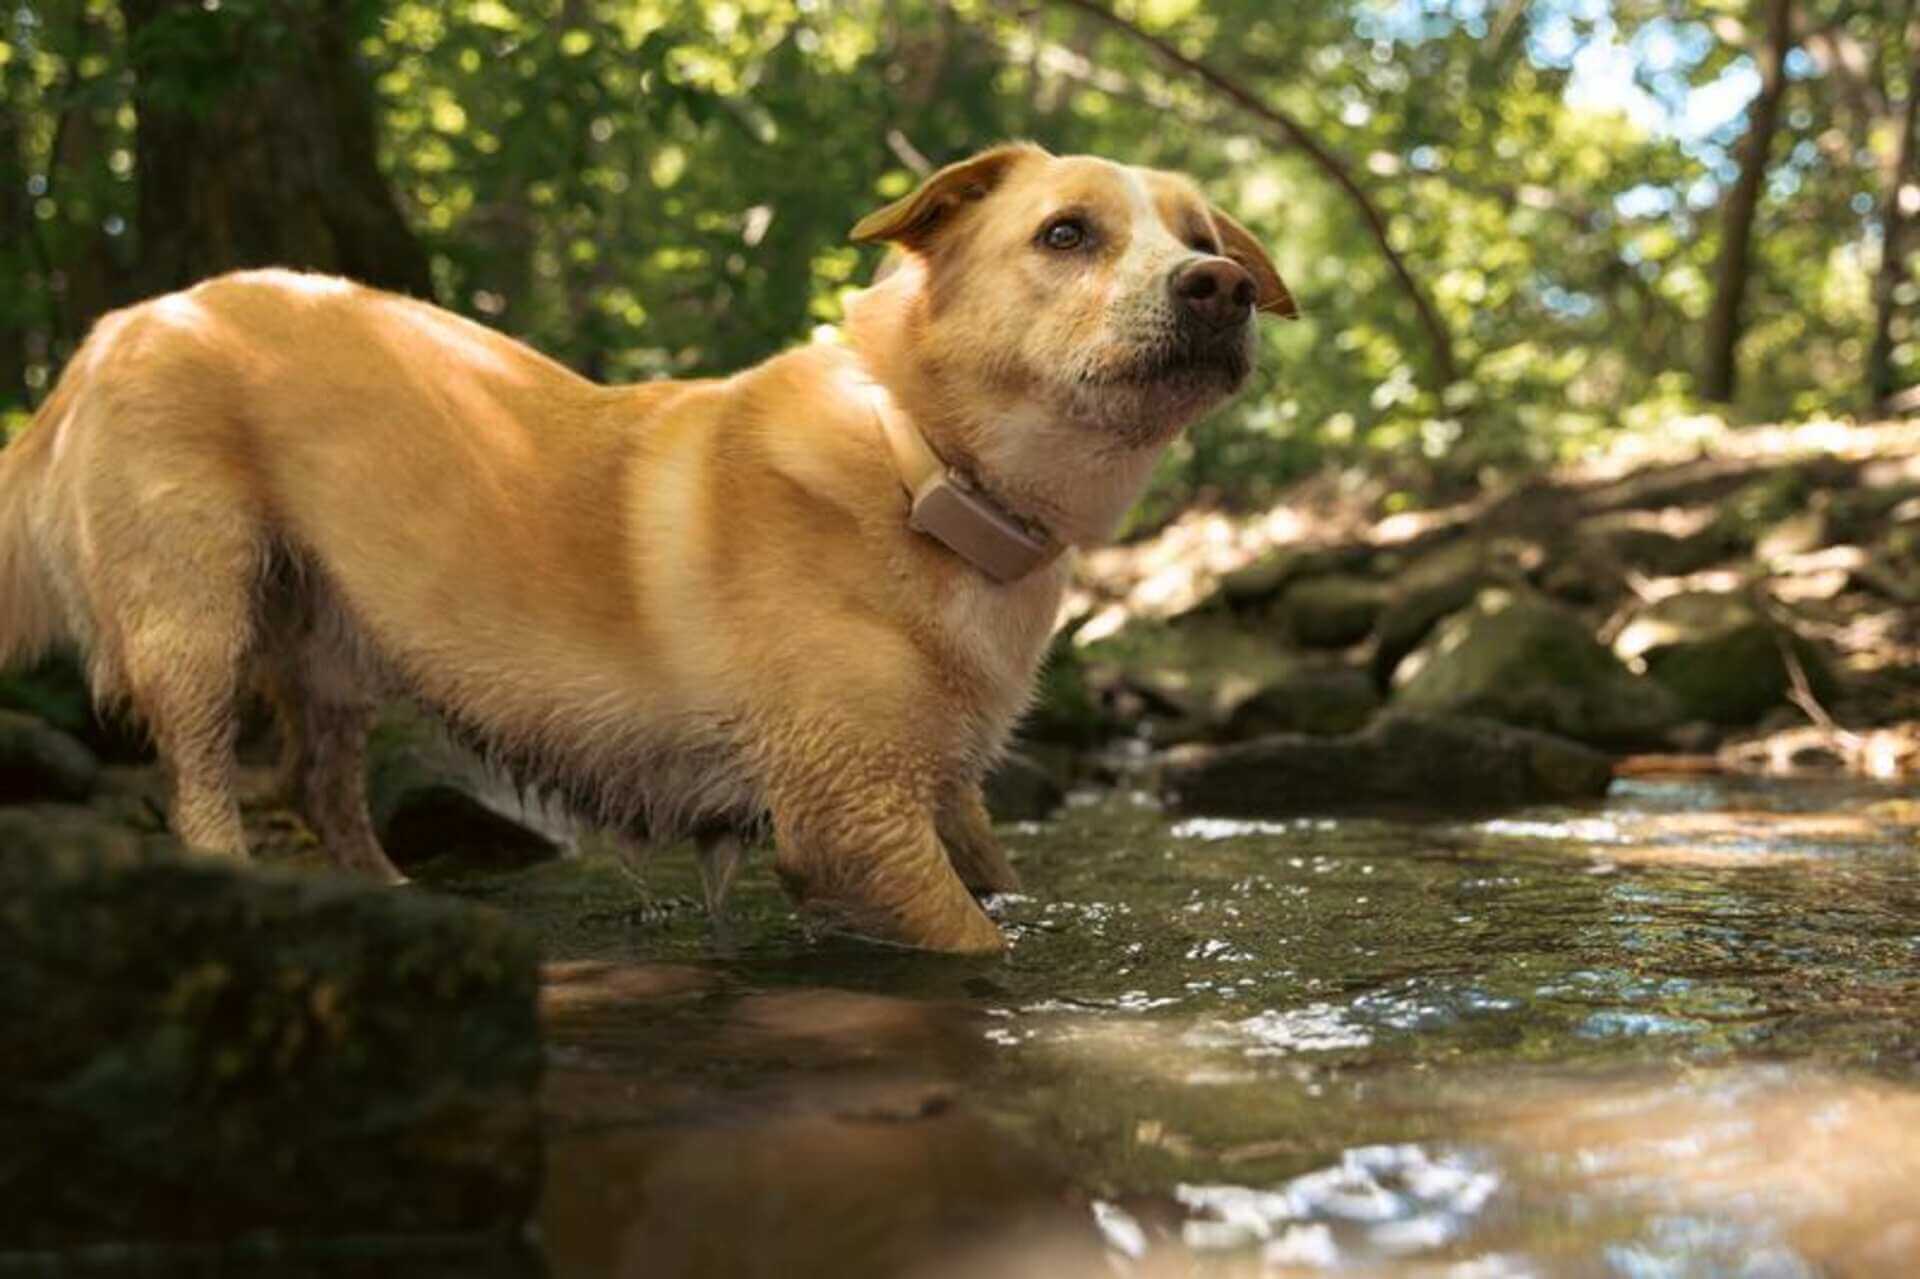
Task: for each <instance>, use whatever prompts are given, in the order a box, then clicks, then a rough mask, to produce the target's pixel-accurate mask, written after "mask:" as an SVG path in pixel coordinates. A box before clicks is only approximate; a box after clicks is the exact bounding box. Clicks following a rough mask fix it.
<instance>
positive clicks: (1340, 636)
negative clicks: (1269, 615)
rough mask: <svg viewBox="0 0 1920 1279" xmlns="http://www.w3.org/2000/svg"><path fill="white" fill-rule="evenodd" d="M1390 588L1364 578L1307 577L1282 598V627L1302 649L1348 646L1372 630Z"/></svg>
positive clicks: (1280, 614)
mask: <svg viewBox="0 0 1920 1279" xmlns="http://www.w3.org/2000/svg"><path fill="white" fill-rule="evenodd" d="M1386 605H1387V588H1386V587H1385V586H1384V585H1383V584H1381V583H1379V582H1375V581H1372V580H1371V579H1369V578H1364V577H1346V576H1330V577H1308V578H1303V579H1301V580H1300V581H1297V582H1295V583H1294V584H1293V585H1291V586H1289V587H1288V588H1287V589H1286V593H1285V594H1284V595H1282V596H1281V597H1280V603H1279V605H1278V606H1277V607H1278V613H1277V619H1278V621H1279V623H1280V626H1281V629H1282V631H1283V633H1284V634H1286V635H1287V636H1288V637H1289V638H1290V639H1292V640H1293V642H1294V643H1296V644H1299V645H1300V646H1301V647H1302V648H1347V647H1350V646H1351V645H1354V644H1358V643H1359V642H1360V641H1361V640H1363V639H1365V638H1367V636H1368V635H1371V634H1372V633H1373V627H1374V623H1375V622H1377V621H1379V619H1380V613H1381V611H1382V610H1383V609H1384V608H1386Z"/></svg>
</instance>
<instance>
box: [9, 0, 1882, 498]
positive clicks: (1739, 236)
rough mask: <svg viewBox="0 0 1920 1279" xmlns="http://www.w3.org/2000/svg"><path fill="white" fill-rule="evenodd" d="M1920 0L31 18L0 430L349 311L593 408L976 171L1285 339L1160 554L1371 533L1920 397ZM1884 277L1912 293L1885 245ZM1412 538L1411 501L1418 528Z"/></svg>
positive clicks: (25, 11) (748, 354)
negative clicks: (1917, 279) (1189, 523)
mask: <svg viewBox="0 0 1920 1279" xmlns="http://www.w3.org/2000/svg"><path fill="white" fill-rule="evenodd" d="M1914 17H1915V14H1914V12H1913V5H1912V3H1911V0H1792V2H1789V0H1752V2H1750V3H1749V2H1741V3H1734V2H1732V0H1727V2H1721V3H1679V2H1677V0H1658V2H1649V0H1618V2H1610V0H1293V2H1290V3H1288V4H1285V5H1274V4H1270V3H1261V2H1258V0H1213V2H1209V3H1205V4H1202V3H1199V2H1198V0H1132V2H1130V3H1128V2H1123V3H1121V4H1120V5H1119V6H1117V8H1116V9H1114V10H1112V11H1108V10H1105V9H1102V8H1100V7H1098V6H1096V5H1094V4H1090V3H1079V2H1076V0H1061V2H1057V3H1052V4H1029V5H1020V4H996V3H992V2H991V0H948V2H939V0H831V2H829V0H730V2H727V3H694V2H691V0H685V2H683V0H447V2H435V3H423V2H419V0H16V3H15V4H14V5H13V6H12V7H10V8H9V9H8V10H7V11H6V13H5V16H4V18H0V91H3V92H4V110H0V227H3V228H4V230H0V411H4V412H6V413H7V414H9V416H8V419H7V420H8V421H9V422H10V423H11V424H12V427H13V428H14V429H18V427H19V426H20V425H21V424H22V423H23V422H24V420H25V418H24V414H25V413H26V412H27V411H28V410H30V409H31V408H32V406H33V405H34V404H35V403H36V402H37V401H38V400H39V399H40V398H42V397H43V396H44V395H45V394H46V393H47V391H48V389H49V388H50V386H51V385H52V382H53V379H54V378H55V377H56V376H57V375H58V372H59V369H60V367H61V364H62V362H63V361H64V360H65V359H66V358H67V357H68V356H69V355H70V354H71V352H72V351H73V349H74V347H75V345H76V344H77V343H78V342H79V341H80V339H81V338H82V337H83V336H84V335H85V333H86V331H87V329H88V326H89V325H90V324H91V323H92V322H93V321H94V319H95V318H97V317H98V316H99V315H100V314H101V313H102V312H103V311H106V310H108V309H110V308H112V307H115V306H119V305H123V304H125V303H127V302H130V301H133V300H135V299H138V298H141V297H144V296H148V295H151V294H154V293H158V292H161V291H164V290H168V289H172V288H176V287H180V286H183V285H186V284H190V283H192V282H194V281H195V280H198V279H200V278H202V277H204V276H207V275H209V274H212V273H215V272H218V271H221V270H225V269H228V268H231V267H237V266H243V265H254V264H264V263H280V264H289V265H299V266H306V267H312V268H316V269H321V270H328V271H338V272H342V273H345V274H348V275H352V276H355V277H357V278H360V279H362V280H366V281H369V282H372V283H376V284H380V285H383V286H386V287H389V288H395V289H401V290H405V291H408V292H411V293H415V294H419V295H422V296H429V297H431V298H433V299H434V300H436V301H438V302H439V303H441V304H442V305H445V306H448V307H451V308H453V309H455V310H457V311H460V312H462V313H465V314H468V315H471V316H473V317H474V318H476V319H479V320H481V321H483V322H485V323H488V324H491V325H493V326H495V327H498V328H500V329H503V330H505V331H507V332H509V333H512V334H514V335H516V336H519V337H521V338H524V339H526V340H528V341H529V342H531V343H533V344H534V345H535V346H537V347H539V348H541V349H542V350H545V351H547V352H550V353H552V354H554V355H556V356H558V357H559V358H561V359H563V360H565V361H566V362H568V363H569V364H571V365H573V366H574V367H575V368H577V369H579V370H580V371H582V372H583V373H586V374H588V375H590V376H592V377H596V378H605V379H616V380H620V379H639V378H647V377H657V376H673V375H682V374H691V373H709V372H714V371H719V370H731V369H734V368H737V367H740V366H741V365H743V364H746V363H748V362H751V361H753V360H756V359H759V358H761V357H763V356H765V355H767V354H768V353H770V352H772V351H774V350H776V349H778V348H779V347H781V346H783V345H785V344H789V343H792V342H795V341H800V340H805V339H806V338H807V337H808V335H809V333H810V332H811V331H812V330H813V329H814V328H815V327H816V326H819V325H823V324H831V323H833V322H834V321H835V320H836V319H837V318H838V317H839V315H840V313H841V307H842V302H843V297H844V294H845V292H846V290H848V289H850V288H853V287H856V286H857V285H858V284H859V283H860V282H862V281H863V280H864V279H865V278H866V277H867V276H868V274H869V272H870V270H871V268H872V265H873V262H872V260H871V251H862V250H858V249H855V248H854V247H853V246H851V245H849V244H847V243H846V240H845V232H846V230H847V228H848V227H849V226H850V225H851V224H852V222H853V221H854V220H855V219H856V218H857V217H858V216H859V215H860V214H861V213H863V212H864V211H866V210H868V209H870V208H872V207H873V206H875V205H876V204H878V203H880V202H883V201H886V200H888V199H890V198H892V197H894V196H897V195H899V194H900V193H902V192H903V191H904V190H906V189H907V188H908V187H909V185H910V184H912V183H913V182H914V181H915V180H916V179H917V178H918V177H919V176H920V175H922V174H923V173H925V172H927V171H928V170H929V169H930V168H931V167H933V166H937V165H939V164H941V163H944V162H947V161H949V160H952V159H954V158H957V157H959V156H961V155H963V154H965V153H968V152H970V151H972V150H974V149H976V148H978V147H980V146H982V145H984V144H986V143H988V142H991V141H994V140H996V139H1001V138H1008V137H1027V138H1033V139H1037V140H1038V141H1040V142H1042V143H1044V144H1045V145H1047V146H1049V147H1051V148H1054V149H1056V150H1063V151H1081V150H1084V151H1093V152H1099V153H1103V154H1106V155H1109V156H1113V157H1117V158H1121V159H1125V160H1128V161H1133V162H1137V163H1142V164H1150V165H1162V166H1167V167H1173V168H1179V169H1184V170H1187V171H1190V172H1192V173H1193V174H1194V175H1196V176H1197V177H1198V178H1199V179H1200V180H1201V181H1202V182H1203V183H1204V184H1205V185H1206V187H1207V188H1208V189H1209V191H1210V192H1211V193H1213V194H1214V195H1215V196H1216V198H1217V199H1218V200H1219V201H1220V202H1221V203H1222V204H1223V205H1224V206H1225V207H1227V208H1229V209H1231V210H1232V211H1234V212H1235V213H1236V214H1237V215H1238V216H1239V217H1240V218H1241V219H1242V220H1243V221H1245V222H1246V223H1248V224H1249V225H1250V226H1251V227H1253V228H1254V229H1255V230H1256V231H1257V232H1258V233H1260V234H1261V235H1263V236H1264V237H1265V238H1266V239H1267V240H1268V241H1269V242H1270V243H1271V244H1272V245H1273V247H1274V250H1275V255H1276V257H1277V259H1278V261H1279V263H1280V266H1281V269H1282V272H1283V274H1284V275H1285V276H1286V278H1287V279H1288V281H1289V282H1290V284H1291V285H1292V286H1293V289H1294V292H1295V294H1296V295H1297V296H1298V297H1299V299H1300V301H1301V305H1302V309H1303V311H1304V313H1305V319H1304V322H1303V323H1300V324H1297V325H1287V326H1279V325H1275V326H1268V332H1267V336H1266V340H1267V342H1268V343H1269V344H1270V345H1271V347H1272V348H1273V349H1272V351H1271V352H1270V353H1269V358H1268V359H1267V360H1266V361H1265V362H1264V364H1263V373H1262V383H1261V385H1260V386H1258V387H1257V388H1256V389H1255V391H1254V393H1251V394H1249V395H1247V396H1245V397H1243V398H1242V400H1241V401H1240V402H1239V404H1238V406H1237V407H1236V408H1235V409H1234V410H1233V411H1231V412H1229V413H1227V414H1225V415H1223V416H1221V417H1220V418H1219V419H1217V420H1216V421H1214V422H1212V423H1210V424H1208V425H1207V426H1205V427H1203V428H1202V429H1200V430H1198V431H1196V432H1195V433H1193V435H1192V436H1191V438H1189V439H1187V440H1185V441H1182V443H1181V445H1180V447H1179V448H1178V449H1177V450H1176V452H1175V455H1174V456H1172V457H1170V458H1169V459H1168V462H1167V466H1166V469H1165V471H1164V473H1163V474H1162V476H1161V477H1160V480H1159V482H1158V484H1157V487H1156V489H1155V493H1154V497H1153V500H1151V501H1149V502H1148V503H1147V504H1146V505H1145V506H1144V507H1143V508H1142V509H1141V511H1140V512H1139V513H1138V515H1137V517H1136V520H1137V523H1136V527H1137V528H1138V527H1141V526H1150V525H1152V524H1154V523H1155V522H1157V521H1160V520H1163V519H1164V518H1165V517H1166V516H1167V514H1168V513H1170V512H1171V511H1172V510H1173V509H1174V508H1175V507H1176V506H1177V505H1178V504H1181V503H1184V502H1187V501H1189V500H1191V499H1192V498H1194V497H1196V496H1200V497H1204V498H1210V499H1212V500H1213V501H1215V502H1218V503H1222V504H1225V505H1228V506H1229V507H1234V506H1238V507H1240V508H1242V509H1250V508H1252V507H1254V506H1257V505H1260V504H1263V502H1264V500H1266V499H1270V498H1271V496H1272V495H1273V494H1274V493H1275V492H1276V491H1277V490H1278V489H1279V488H1280V486H1283V485H1285V484H1286V483H1287V482H1288V481H1289V480H1291V479H1294V478H1296V477H1298V476H1299V475H1301V474H1303V473H1306V472H1309V471H1314V470H1317V469H1322V468H1324V467H1325V466H1326V464H1328V463H1336V464H1340V465H1353V464H1358V465H1360V466H1362V467H1363V468H1365V469H1366V470H1367V471H1368V472H1369V473H1370V474H1372V475H1375V476H1382V477H1385V479H1386V487H1387V488H1388V489H1389V490H1390V491H1389V493H1388V498H1389V505H1392V504H1394V502H1395V501H1397V502H1399V503H1402V504H1415V503H1419V502H1421V501H1424V500H1426V499H1427V498H1428V497H1430V496H1431V495H1432V494H1433V493H1435V492H1439V491H1446V490H1448V489H1450V488H1452V487H1453V486H1456V485H1461V484H1468V485H1471V484H1475V483H1478V482H1482V481H1485V480H1488V479H1489V478H1494V477H1498V476H1502V475H1512V474H1514V473H1515V472H1521V471H1525V470H1527V469H1528V468H1530V467H1535V466H1538V465H1540V464H1543V463H1551V462H1553V461H1556V460H1563V459H1566V458H1568V457H1574V456H1579V455H1581V454H1582V453H1584V452H1588V451H1591V450H1593V449H1596V448H1599V447H1604V446H1607V445H1609V444H1610V443H1611V442H1612V440H1613V438H1614V437H1617V436H1618V435H1620V434H1621V433H1623V432H1624V433H1630V432H1656V433H1657V432H1659V431H1661V430H1664V429H1669V428H1670V427H1671V424H1672V423H1674V422H1675V421H1676V420H1685V421H1697V420H1698V418H1699V416H1700V415H1701V414H1702V413H1703V412H1704V413H1709V414H1711V415H1713V416H1714V417H1716V418H1720V419H1726V420H1731V421H1735V422H1739V421H1759V420H1780V419H1785V418H1804V417H1808V416H1817V415H1864V414H1868V413H1872V412H1875V411H1877V410H1879V409H1881V408H1883V407H1885V406H1888V405H1891V406H1892V407H1894V408H1896V409H1897V408H1899V407H1900V405H1901V399H1900V395H1901V392H1902V391H1903V390H1904V389H1905V388H1908V387H1909V386H1910V385H1911V384H1912V383H1913V382H1914V381H1915V380H1916V379H1917V378H1920V342H1916V340H1915V338H1914V335H1913V333H1912V311H1913V304H1914V300H1915V297H1916V286H1915V285H1914V284H1913V283H1912V282H1911V281H1910V280H1909V278H1908V270H1907V267H1908V257H1907V255H1906V254H1905V253H1903V252H1901V251H1899V247H1898V246H1899V245H1900V244H1901V242H1902V237H1901V234H1900V232H1901V224H1902V223H1903V222H1904V221H1905V220H1907V219H1908V218H1910V217H1911V216H1912V215H1913V214H1914V213H1915V212H1916V209H1917V208H1920V189H1917V188H1916V187H1914V186H1913V185H1912V181H1913V179H1912V170H1913V167H1914V155H1913V151H1914V148H1913V146H1912V143H1911V135H1912V133H1913V121H1914V101H1915V95H1914V94H1913V92H1912V89H1911V86H1912V84H1913V81H1914V72H1915V60H1916V58H1917V57H1920V40H1916V38H1915V37H1914V34H1913V30H1912V28H1913V25H1914V24H1913V20H1914ZM1890 245H1892V246H1894V250H1893V251H1891V252H1890V251H1889V246H1890ZM1396 493H1397V494H1398V497H1397V498H1395V496H1394V495H1395V494H1396Z"/></svg>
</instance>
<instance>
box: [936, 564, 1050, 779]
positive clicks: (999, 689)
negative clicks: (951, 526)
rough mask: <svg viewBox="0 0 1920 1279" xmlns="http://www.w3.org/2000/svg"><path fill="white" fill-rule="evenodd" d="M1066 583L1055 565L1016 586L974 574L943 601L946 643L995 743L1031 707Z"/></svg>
mask: <svg viewBox="0 0 1920 1279" xmlns="http://www.w3.org/2000/svg"><path fill="white" fill-rule="evenodd" d="M1064 585H1065V575H1064V572H1063V570H1061V569H1060V568H1058V567H1057V566H1055V567H1049V568H1047V569H1044V570H1042V571H1041V572H1040V573H1037V574H1035V575H1034V577H1033V578H1030V579H1027V580H1026V581H1022V582H1018V583H1014V584H1012V585H1010V586H998V585H995V584H993V583H990V582H988V581H986V579H984V578H977V579H973V580H968V581H966V582H963V583H962V584H961V585H960V586H959V587H958V588H957V589H954V590H952V591H950V592H948V593H947V594H946V595H945V596H944V597H943V598H942V600H941V601H940V604H939V611H938V614H937V619H936V626H937V630H938V633H939V635H940V638H941V641H942V645H943V647H944V648H945V649H946V650H947V654H948V657H949V660H950V661H951V663H952V665H953V667H954V669H955V670H956V671H959V672H964V673H965V674H966V675H968V676H970V679H969V680H968V682H969V683H971V684H973V685H974V686H975V689H976V690H977V693H976V695H977V697H978V709H979V710H980V711H981V712H982V719H984V720H985V721H986V723H987V726H988V731H989V733H990V734H992V735H993V736H994V737H995V738H996V741H995V742H994V743H992V745H994V746H997V745H998V741H997V739H998V738H999V737H1001V736H1004V734H1005V733H1006V732H1007V731H1008V730H1009V729H1010V728H1011V727H1012V724H1013V721H1014V720H1015V719H1016V718H1018V716H1019V714H1020V712H1021V711H1022V710H1024V709H1025V708H1026V705H1027V699H1028V696H1029V695H1030V692H1031V689H1032V685H1033V679H1034V675H1035V673H1036V672H1037V670H1038V668H1039V664H1040V657H1041V654H1042V652H1043V651H1044V650H1045V648H1046V643H1047V639H1048V637H1049V636H1050V635H1051V634H1052V633H1053V626H1054V620H1055V618H1056V616H1057V615H1058V613H1059V609H1060V596H1061V592H1062V590H1063V589H1064Z"/></svg>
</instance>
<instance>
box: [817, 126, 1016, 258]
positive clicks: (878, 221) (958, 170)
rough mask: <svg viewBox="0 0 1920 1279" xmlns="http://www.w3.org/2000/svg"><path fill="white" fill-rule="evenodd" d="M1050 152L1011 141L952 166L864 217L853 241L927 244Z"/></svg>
mask: <svg viewBox="0 0 1920 1279" xmlns="http://www.w3.org/2000/svg"><path fill="white" fill-rule="evenodd" d="M1046 154H1047V153H1046V152H1045V151H1043V150H1041V149H1040V148H1039V147H1037V146H1034V145H1033V144H1032V143H1030V142H1010V143H1008V144H1006V145H1005V146H998V147H994V148H993V149H991V150H988V151H982V152H981V153H980V154H979V155H976V156H974V157H973V158H971V159H968V160H962V161H960V162H959V163H957V164H949V165H948V166H947V167H946V168H944V169H941V170H940V171H939V172H938V173H935V174H934V175H933V176H932V177H930V178H928V179H927V180H926V181H925V182H922V183H921V184H920V187H919V189H918V190H916V191H914V192H912V193H910V194H908V195H903V196H901V197H900V198H899V199H898V200H895V201H894V202H893V203H892V204H889V205H888V206H887V207H886V208H884V209H880V210H877V211H875V212H873V213H869V214H868V215H867V216H866V217H864V218H861V219H860V221H859V222H858V223H856V224H855V225H854V228H853V231H852V232H851V233H850V236H849V238H851V239H852V240H853V242H854V243H855V244H877V243H879V242H881V241H883V240H884V241H891V242H892V243H895V244H921V243H924V242H925V240H926V238H927V236H928V235H930V234H931V233H932V232H933V230H934V229H935V228H936V227H938V226H939V225H940V224H941V223H942V222H944V221H945V220H946V218H947V215H948V214H949V213H951V212H952V211H953V210H954V209H956V208H958V207H959V206H960V204H961V203H962V202H963V201H966V200H980V199H984V198H985V197H986V194H987V192H989V191H991V190H993V188H994V187H996V186H998V185H999V183H1000V180H1001V179H1002V178H1003V177H1005V176H1006V174H1007V171H1008V170H1009V169H1011V168H1013V166H1014V165H1016V164H1019V163H1020V162H1021V161H1023V160H1027V159H1031V158H1035V157H1039V156H1044V155H1046Z"/></svg>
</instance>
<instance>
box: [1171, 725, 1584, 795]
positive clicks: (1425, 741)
mask: <svg viewBox="0 0 1920 1279" xmlns="http://www.w3.org/2000/svg"><path fill="white" fill-rule="evenodd" d="M1612 776H1613V769H1612V765H1611V763H1610V761H1609V760H1608V759H1607V757H1606V756H1605V755H1603V754H1601V753H1600V752H1598V751H1595V750H1592V749H1589V748H1588V747H1585V746H1582V745H1580V744H1579V743H1577V742H1570V741H1567V740H1566V739H1565V738H1560V737H1554V736H1551V735H1549V734H1546V733H1537V732H1531V731H1528V730H1526V729H1518V728H1511V727H1508V726H1507V725H1504V724H1496V723H1494V722H1492V721H1490V720H1480V719H1465V718H1445V717H1432V716H1423V715H1406V714H1388V715H1383V716H1381V717H1380V718H1379V719H1377V720H1375V721H1374V722H1373V724H1372V725H1370V726H1369V727H1368V728H1366V729H1365V730H1364V731H1362V732H1359V733H1353V734H1349V735H1347V736H1344V737H1331V738H1329V737H1308V736H1305V735H1304V734H1278V735H1275V736H1272V737H1262V738H1258V739H1256V740H1254V741H1251V742H1243V743H1241V744H1240V745H1237V746H1218V747H1211V746H1192V747H1182V748H1179V749H1177V750H1174V751H1170V752H1168V755H1167V758H1166V761H1165V764H1164V766H1163V768H1162V771H1161V787H1162V790H1163V791H1164V793H1165V796H1166V799H1167V802H1168V805H1169V806H1170V807H1172V808H1173V809H1175V810H1176V811H1179V812H1183V813H1208V814H1217V815H1219V816H1226V817H1243V816H1244V817H1262V816H1284V815H1290V814H1298V813H1323V812H1343V811H1353V810H1357V809H1375V808H1412V809H1459V808H1468V809H1478V808H1498V807H1507V806H1513V805H1520V804H1538V803H1548V802H1554V801H1566V800H1578V799H1593V798H1597V797H1599V796H1601V795H1604V794H1605V793H1606V790H1607V786H1608V783H1609V782H1610V781H1611V780H1612Z"/></svg>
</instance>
